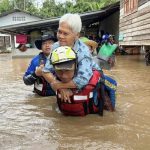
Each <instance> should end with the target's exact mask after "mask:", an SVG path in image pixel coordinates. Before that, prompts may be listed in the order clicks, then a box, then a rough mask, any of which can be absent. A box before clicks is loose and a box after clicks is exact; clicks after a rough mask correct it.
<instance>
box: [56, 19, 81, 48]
mask: <svg viewBox="0 0 150 150" xmlns="http://www.w3.org/2000/svg"><path fill="white" fill-rule="evenodd" d="M78 35H79V34H78V33H74V32H73V31H72V30H71V28H70V27H69V25H68V24H67V23H65V22H62V23H61V24H60V25H59V28H58V31H57V38H58V41H59V44H60V46H70V47H73V46H74V43H75V41H76V39H78Z"/></svg>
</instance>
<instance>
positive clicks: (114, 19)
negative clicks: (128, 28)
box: [100, 11, 119, 42]
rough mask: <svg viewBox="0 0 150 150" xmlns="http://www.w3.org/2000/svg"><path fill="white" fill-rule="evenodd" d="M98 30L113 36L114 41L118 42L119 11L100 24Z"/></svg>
mask: <svg viewBox="0 0 150 150" xmlns="http://www.w3.org/2000/svg"><path fill="white" fill-rule="evenodd" d="M100 30H104V31H105V32H108V33H110V34H112V35H115V37H114V38H115V41H116V42H118V37H119V11H117V12H115V13H113V14H112V15H110V16H109V17H107V18H106V19H104V20H103V21H102V22H101V23H100Z"/></svg>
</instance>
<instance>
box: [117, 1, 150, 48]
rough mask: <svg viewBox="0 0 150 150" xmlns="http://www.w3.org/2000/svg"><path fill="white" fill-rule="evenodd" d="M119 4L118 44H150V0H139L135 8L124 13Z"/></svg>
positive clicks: (122, 7)
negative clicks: (130, 11)
mask: <svg viewBox="0 0 150 150" xmlns="http://www.w3.org/2000/svg"><path fill="white" fill-rule="evenodd" d="M123 2H124V1H123V0H121V2H120V4H121V7H120V24H119V38H120V41H119V44H120V45H126V46H141V45H150V1H149V0H139V1H138V7H137V10H135V11H133V12H132V13H129V14H125V13H124V3H123Z"/></svg>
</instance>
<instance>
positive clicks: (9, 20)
mask: <svg viewBox="0 0 150 150" xmlns="http://www.w3.org/2000/svg"><path fill="white" fill-rule="evenodd" d="M37 20H40V18H38V17H35V16H31V15H30V14H26V13H24V12H15V13H12V14H8V15H7V16H3V17H0V27H2V26H7V25H14V24H20V23H25V22H31V21H37Z"/></svg>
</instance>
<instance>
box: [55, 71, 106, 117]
mask: <svg viewBox="0 0 150 150" xmlns="http://www.w3.org/2000/svg"><path fill="white" fill-rule="evenodd" d="M100 78H101V74H100V72H99V71H96V70H94V71H93V76H92V77H91V79H90V81H89V83H88V85H86V86H85V87H84V88H83V89H82V90H81V91H79V92H77V90H73V93H74V95H73V96H71V103H67V102H62V101H61V97H60V93H59V91H58V92H57V95H56V96H57V103H58V106H59V109H60V111H61V112H62V113H63V114H64V115H71V116H85V115H87V114H90V113H99V114H100V115H102V114H103V107H102V106H103V102H102V99H101V95H100V84H99V82H100ZM95 96H96V97H95ZM95 100H96V101H95Z"/></svg>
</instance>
